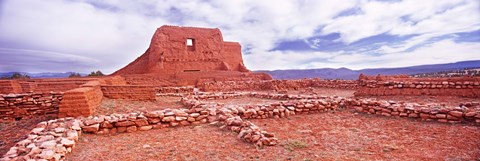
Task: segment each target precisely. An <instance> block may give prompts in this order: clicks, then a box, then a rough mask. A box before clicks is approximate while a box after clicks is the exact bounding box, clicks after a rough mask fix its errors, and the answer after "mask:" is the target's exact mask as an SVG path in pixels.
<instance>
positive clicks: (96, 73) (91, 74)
mask: <svg viewBox="0 0 480 161" xmlns="http://www.w3.org/2000/svg"><path fill="white" fill-rule="evenodd" d="M104 75H105V74H103V73H102V72H101V71H99V70H97V71H96V72H95V71H93V72H91V73H90V74H88V76H89V77H97V76H104Z"/></svg>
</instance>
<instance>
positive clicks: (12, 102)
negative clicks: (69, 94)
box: [0, 92, 63, 121]
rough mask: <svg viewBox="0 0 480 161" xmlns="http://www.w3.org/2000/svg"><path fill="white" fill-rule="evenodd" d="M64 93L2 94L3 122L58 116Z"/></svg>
mask: <svg viewBox="0 0 480 161" xmlns="http://www.w3.org/2000/svg"><path fill="white" fill-rule="evenodd" d="M62 97H63V93H61V92H58V93H54V92H52V93H25V94H8V95H3V94H0V118H1V121H13V120H19V119H23V118H28V117H31V116H36V115H54V116H57V115H58V107H59V104H60V101H61V100H62Z"/></svg>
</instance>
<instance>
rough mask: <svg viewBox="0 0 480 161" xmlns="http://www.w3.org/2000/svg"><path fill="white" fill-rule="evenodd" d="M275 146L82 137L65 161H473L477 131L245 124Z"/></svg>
mask: <svg viewBox="0 0 480 161" xmlns="http://www.w3.org/2000/svg"><path fill="white" fill-rule="evenodd" d="M251 121H252V122H253V123H255V124H257V125H258V126H260V127H261V128H263V129H264V130H266V131H269V132H272V133H274V134H276V137H278V138H279V141H280V144H279V145H277V146H271V147H264V148H263V149H257V148H256V147H255V146H254V145H252V144H249V143H245V142H243V141H241V140H239V139H237V138H236V134H235V133H232V132H230V131H228V130H225V129H219V128H218V127H215V126H213V125H201V126H197V127H192V126H186V127H179V128H166V129H158V130H150V131H143V132H135V133H125V134H116V135H112V136H98V135H90V134H85V135H83V136H82V137H81V140H80V142H79V144H77V145H78V146H77V147H76V148H75V149H74V151H73V152H72V153H71V154H69V155H68V157H67V160H72V161H73V160H475V159H480V140H479V139H478V138H480V128H479V127H477V126H469V125H450V124H442V123H435V122H421V121H417V120H412V119H395V118H386V117H381V116H371V115H363V114H355V113H354V112H353V111H349V110H344V111H337V112H335V113H331V112H327V113H317V114H309V115H301V116H300V115H298V116H293V117H291V118H284V119H263V120H251Z"/></svg>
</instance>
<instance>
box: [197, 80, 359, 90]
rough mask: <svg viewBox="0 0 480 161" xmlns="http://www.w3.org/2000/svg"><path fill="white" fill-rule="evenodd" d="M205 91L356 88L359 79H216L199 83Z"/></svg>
mask: <svg viewBox="0 0 480 161" xmlns="http://www.w3.org/2000/svg"><path fill="white" fill-rule="evenodd" d="M197 86H198V87H199V88H200V89H201V90H203V91H245V90H277V91H278V90H297V89H301V88H308V87H324V88H341V89H356V88H357V81H352V80H323V79H299V80H264V81H216V82H203V83H201V84H199V85H197Z"/></svg>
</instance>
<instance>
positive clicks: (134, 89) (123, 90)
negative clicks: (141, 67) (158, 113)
mask: <svg viewBox="0 0 480 161" xmlns="http://www.w3.org/2000/svg"><path fill="white" fill-rule="evenodd" d="M101 89H102V92H103V95H104V96H105V97H107V98H111V99H127V100H144V101H154V100H155V97H156V96H155V86H140V85H124V86H113V85H112V86H101Z"/></svg>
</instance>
